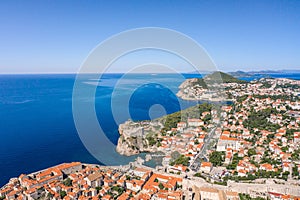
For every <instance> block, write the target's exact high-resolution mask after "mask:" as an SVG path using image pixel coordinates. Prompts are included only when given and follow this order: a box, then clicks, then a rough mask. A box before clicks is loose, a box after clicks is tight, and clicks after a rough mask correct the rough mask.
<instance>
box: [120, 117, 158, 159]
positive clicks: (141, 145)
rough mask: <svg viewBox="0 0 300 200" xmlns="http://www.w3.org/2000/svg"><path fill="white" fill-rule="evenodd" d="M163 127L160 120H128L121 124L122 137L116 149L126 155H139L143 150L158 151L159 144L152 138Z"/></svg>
mask: <svg viewBox="0 0 300 200" xmlns="http://www.w3.org/2000/svg"><path fill="white" fill-rule="evenodd" d="M162 127H163V125H162V123H161V122H159V121H141V122H133V121H131V120H128V121H126V122H125V123H123V124H120V125H119V133H120V137H119V139H118V144H117V147H116V151H117V152H118V153H119V154H121V155H125V156H132V155H137V154H139V153H142V152H149V153H153V152H157V150H158V149H157V146H156V145H152V143H151V140H153V139H154V138H155V136H156V135H157V133H158V132H159V131H160V130H161V128H162Z"/></svg>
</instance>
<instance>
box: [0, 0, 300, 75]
mask: <svg viewBox="0 0 300 200" xmlns="http://www.w3.org/2000/svg"><path fill="white" fill-rule="evenodd" d="M0 26H1V28H0V73H24V72H25V73H32V72H41V73H45V72H76V71H77V70H78V69H79V67H80V65H81V64H82V62H83V60H84V59H85V58H86V56H87V55H88V53H89V52H90V51H91V50H92V49H93V48H94V47H95V46H96V45H97V44H98V43H99V42H101V41H102V40H104V39H106V38H108V37H109V36H111V35H113V34H117V33H119V32H121V31H124V30H127V29H132V28H139V27H149V26H155V27H164V28H170V29H174V30H177V31H180V32H182V33H184V34H187V35H188V36H190V37H192V38H194V39H195V40H196V41H197V42H198V43H200V44H201V45H202V46H203V47H204V48H205V49H206V50H207V51H208V53H209V54H210V56H211V57H212V58H213V60H214V61H215V63H216V64H217V65H218V67H219V68H220V69H222V70H225V71H231V70H232V71H233V70H246V71H247V70H262V69H270V70H271V69H272V70H276V69H299V67H300V1H297V0H295V1H287V0H284V1H276V0H269V1H267V0H257V1H254V0H251V1H246V0H243V1H222V0H220V1H214V0H212V1H200V0H197V1H190V0H188V1H175V0H172V1H168V0H163V1H160V0H157V1H153V0H151V1H150V0H148V1H145V0H139V1H92V0H88V1H73V0H72V1H71V0H70V1H58V0H49V1H47V0H43V1H14V0H12V1H9V0H7V1H1V3H0Z"/></svg>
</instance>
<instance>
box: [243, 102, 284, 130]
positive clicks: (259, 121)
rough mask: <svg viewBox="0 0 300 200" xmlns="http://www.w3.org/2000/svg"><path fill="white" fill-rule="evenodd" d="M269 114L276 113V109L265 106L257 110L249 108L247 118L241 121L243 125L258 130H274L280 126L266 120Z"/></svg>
mask: <svg viewBox="0 0 300 200" xmlns="http://www.w3.org/2000/svg"><path fill="white" fill-rule="evenodd" d="M271 114H278V111H277V110H276V109H273V108H272V109H271V108H267V109H264V110H259V111H254V110H251V111H250V114H249V116H248V119H247V120H245V121H244V122H243V125H244V126H245V127H247V128H250V129H254V128H258V129H260V130H269V131H273V132H275V131H276V130H277V129H278V128H280V126H279V125H278V124H272V123H270V122H268V118H269V117H270V115H271Z"/></svg>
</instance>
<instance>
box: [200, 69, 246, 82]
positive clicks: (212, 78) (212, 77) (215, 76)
mask: <svg viewBox="0 0 300 200" xmlns="http://www.w3.org/2000/svg"><path fill="white" fill-rule="evenodd" d="M220 78H221V80H220ZM204 79H205V80H206V81H208V82H212V83H214V82H220V81H221V83H247V81H244V80H240V79H237V78H235V77H233V76H231V75H229V74H226V73H224V72H220V71H216V72H214V73H212V74H209V75H207V76H205V77H204Z"/></svg>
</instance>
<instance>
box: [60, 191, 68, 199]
mask: <svg viewBox="0 0 300 200" xmlns="http://www.w3.org/2000/svg"><path fill="white" fill-rule="evenodd" d="M65 196H67V193H66V192H65V191H60V198H62V199H63V198H64V197H65Z"/></svg>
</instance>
